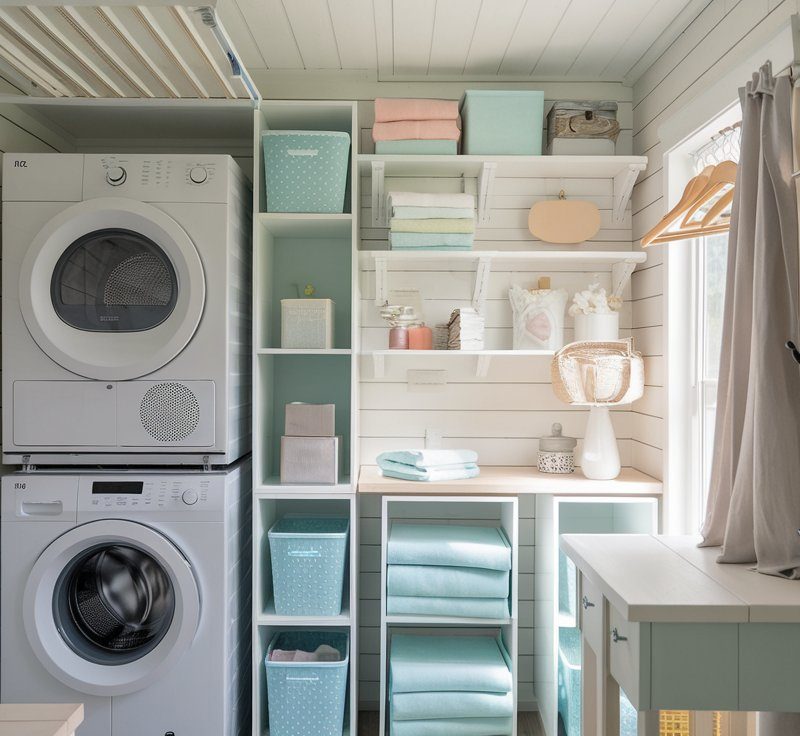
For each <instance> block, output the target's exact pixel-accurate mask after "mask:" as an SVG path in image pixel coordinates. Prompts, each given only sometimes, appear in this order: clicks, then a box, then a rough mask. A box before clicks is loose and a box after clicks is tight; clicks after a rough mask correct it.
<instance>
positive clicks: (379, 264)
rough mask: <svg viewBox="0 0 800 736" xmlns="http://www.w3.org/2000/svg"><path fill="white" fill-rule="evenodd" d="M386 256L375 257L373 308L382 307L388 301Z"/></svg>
mask: <svg viewBox="0 0 800 736" xmlns="http://www.w3.org/2000/svg"><path fill="white" fill-rule="evenodd" d="M387 271H388V264H387V258H386V256H375V306H376V307H382V306H384V305H385V304H386V303H387V300H388V299H389V286H388V273H387Z"/></svg>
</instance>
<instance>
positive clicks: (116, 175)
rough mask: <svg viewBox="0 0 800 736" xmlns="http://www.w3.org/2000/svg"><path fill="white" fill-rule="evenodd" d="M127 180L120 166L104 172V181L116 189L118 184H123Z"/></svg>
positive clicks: (126, 175)
mask: <svg viewBox="0 0 800 736" xmlns="http://www.w3.org/2000/svg"><path fill="white" fill-rule="evenodd" d="M127 178H128V172H127V171H125V169H123V168H122V167H121V166H111V167H110V168H109V169H108V170H107V171H106V181H107V182H108V183H109V184H111V186H112V187H118V186H119V185H120V184H124V183H125V179H127Z"/></svg>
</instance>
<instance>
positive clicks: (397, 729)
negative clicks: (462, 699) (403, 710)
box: [389, 717, 514, 736]
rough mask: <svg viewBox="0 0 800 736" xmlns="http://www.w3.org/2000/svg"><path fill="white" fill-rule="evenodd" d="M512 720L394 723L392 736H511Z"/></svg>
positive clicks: (391, 731)
mask: <svg viewBox="0 0 800 736" xmlns="http://www.w3.org/2000/svg"><path fill="white" fill-rule="evenodd" d="M513 727H514V726H513V719H512V718H510V717H509V718H437V719H432V720H427V721H423V720H419V721H392V722H391V729H390V731H389V732H390V734H391V736H510V734H511V733H512V729H513Z"/></svg>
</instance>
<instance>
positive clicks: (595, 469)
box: [581, 406, 622, 480]
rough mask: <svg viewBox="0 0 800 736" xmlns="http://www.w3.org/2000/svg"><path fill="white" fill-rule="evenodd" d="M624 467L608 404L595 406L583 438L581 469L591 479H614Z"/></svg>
mask: <svg viewBox="0 0 800 736" xmlns="http://www.w3.org/2000/svg"><path fill="white" fill-rule="evenodd" d="M621 469H622V466H621V465H620V461H619V448H618V447H617V438H616V437H615V436H614V427H613V425H612V424H611V414H610V412H609V410H608V407H607V406H593V407H592V408H591V409H590V410H589V421H588V422H587V424H586V434H585V436H584V438H583V452H582V453H581V470H582V471H583V474H584V475H585V476H586V477H587V478H590V479H591V480H614V478H616V477H617V476H618V475H619V473H620V470H621Z"/></svg>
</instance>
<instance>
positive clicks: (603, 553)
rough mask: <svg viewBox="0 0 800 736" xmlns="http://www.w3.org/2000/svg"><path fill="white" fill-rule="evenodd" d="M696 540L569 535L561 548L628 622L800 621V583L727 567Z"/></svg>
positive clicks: (745, 567)
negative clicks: (699, 545) (719, 562)
mask: <svg viewBox="0 0 800 736" xmlns="http://www.w3.org/2000/svg"><path fill="white" fill-rule="evenodd" d="M697 542H698V538H697V537H694V536H681V537H669V536H653V535H647V534H565V535H562V537H561V548H562V549H563V550H564V552H565V553H566V554H567V555H568V556H569V557H570V558H571V559H572V560H573V561H574V562H575V564H576V565H577V567H578V568H579V569H580V570H581V571H583V572H584V573H585V574H586V575H587V576H588V577H589V578H590V579H591V580H592V582H593V583H594V584H595V585H597V586H598V587H599V588H600V590H601V592H602V593H603V595H604V596H605V597H606V598H607V599H608V600H609V602H610V603H611V604H612V605H613V606H614V607H615V608H616V609H617V610H618V611H619V612H620V613H621V614H622V615H623V616H625V617H626V619H627V620H628V621H641V622H647V621H649V622H657V623H661V622H672V623H703V622H715V623H745V622H749V621H753V622H755V621H758V622H772V623H798V622H800V582H798V581H796V580H785V579H783V578H778V577H773V576H769V575H762V574H760V573H756V572H754V571H753V570H752V569H751V565H728V564H726V565H720V564H718V563H717V562H716V558H717V557H718V556H719V549H718V548H713V547H712V548H698V547H697V546H696V545H697Z"/></svg>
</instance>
